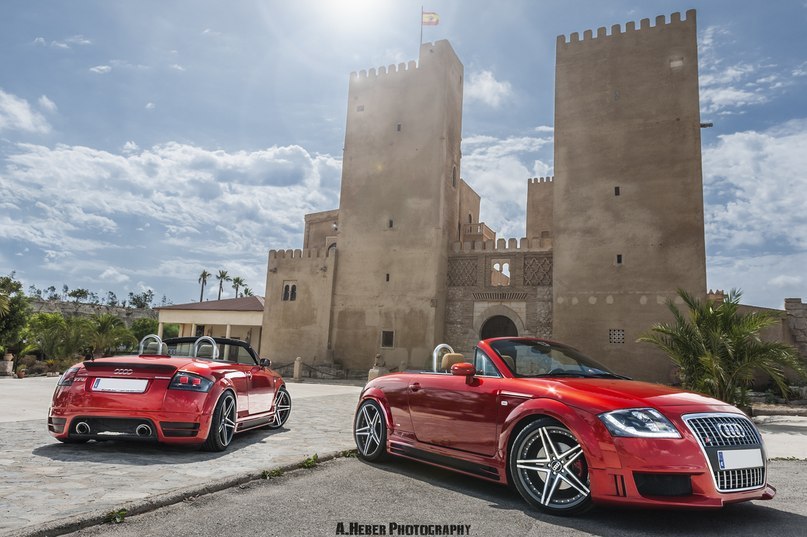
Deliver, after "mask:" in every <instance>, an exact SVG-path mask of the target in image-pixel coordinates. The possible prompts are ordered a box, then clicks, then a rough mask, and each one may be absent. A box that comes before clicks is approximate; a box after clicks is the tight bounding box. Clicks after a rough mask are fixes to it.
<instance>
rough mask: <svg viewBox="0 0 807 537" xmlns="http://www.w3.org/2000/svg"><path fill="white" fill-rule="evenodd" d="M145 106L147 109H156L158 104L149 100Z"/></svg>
mask: <svg viewBox="0 0 807 537" xmlns="http://www.w3.org/2000/svg"><path fill="white" fill-rule="evenodd" d="M145 108H146V110H154V109H155V108H157V105H156V104H154V103H152V102H148V103H146V106H145Z"/></svg>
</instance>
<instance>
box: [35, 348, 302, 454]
mask: <svg viewBox="0 0 807 537" xmlns="http://www.w3.org/2000/svg"><path fill="white" fill-rule="evenodd" d="M269 366H270V363H269V360H266V359H260V358H259V357H258V355H257V354H256V353H255V351H254V350H253V349H252V347H250V346H249V344H247V343H245V342H243V341H239V340H235V339H225V338H211V337H209V336H203V337H200V338H198V339H197V338H189V337H185V338H172V339H166V340H165V341H161V340H160V338H159V337H158V336H156V335H151V336H146V337H145V338H143V341H141V342H140V353H139V356H116V357H111V358H99V359H95V360H87V361H85V362H83V363H81V364H78V365H75V366H73V367H71V368H70V369H68V370H67V371H65V373H64V374H63V375H62V376H61V378H59V382H58V385H57V387H56V391H55V392H54V394H53V401H52V402H51V406H50V410H49V411H48V430H49V431H50V433H51V434H52V435H53V436H55V437H56V439H57V440H59V441H61V442H68V443H82V442H86V441H88V440H91V439H95V440H109V439H132V440H151V441H159V442H165V443H171V444H201V445H202V447H203V448H204V449H206V450H209V451H223V450H225V449H227V446H228V445H229V444H230V442H231V441H232V439H233V435H234V434H235V433H238V432H241V431H246V430H248V429H254V428H256V427H268V428H270V429H275V428H279V427H282V426H283V424H284V423H285V422H286V420H287V419H288V418H289V414H290V413H291V397H289V393H288V391H286V387H285V384H284V382H283V379H282V378H281V377H280V375H278V374H277V373H276V372H274V371H273V370H271V369H270V368H269Z"/></svg>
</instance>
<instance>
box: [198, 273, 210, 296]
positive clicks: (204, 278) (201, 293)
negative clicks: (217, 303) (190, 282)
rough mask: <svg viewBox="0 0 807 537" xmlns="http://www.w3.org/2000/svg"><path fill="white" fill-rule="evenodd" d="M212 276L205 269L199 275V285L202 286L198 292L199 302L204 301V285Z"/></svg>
mask: <svg viewBox="0 0 807 537" xmlns="http://www.w3.org/2000/svg"><path fill="white" fill-rule="evenodd" d="M211 276H212V274H210V273H209V272H208V271H207V269H205V270H202V273H201V274H200V275H199V280H198V281H199V283H201V284H202V290H201V291H199V302H201V301H202V300H203V299H204V296H205V285H207V279H208V278H210V277H211Z"/></svg>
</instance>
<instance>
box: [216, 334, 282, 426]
mask: <svg viewBox="0 0 807 537" xmlns="http://www.w3.org/2000/svg"><path fill="white" fill-rule="evenodd" d="M228 347H229V348H228V351H227V353H228V359H229V360H232V361H235V362H236V363H237V364H238V368H239V370H241V371H243V373H244V376H245V377H246V379H247V389H248V390H249V404H248V409H249V415H250V416H254V415H255V414H261V413H266V412H269V410H270V409H271V408H272V401H273V399H274V396H275V378H274V376H273V375H272V374H271V373H270V372H269V369H268V368H265V367H261V366H260V365H258V360H257V359H256V358H255V357H254V356H253V355H252V353H250V352H249V350H247V348H246V347H241V346H240V345H228Z"/></svg>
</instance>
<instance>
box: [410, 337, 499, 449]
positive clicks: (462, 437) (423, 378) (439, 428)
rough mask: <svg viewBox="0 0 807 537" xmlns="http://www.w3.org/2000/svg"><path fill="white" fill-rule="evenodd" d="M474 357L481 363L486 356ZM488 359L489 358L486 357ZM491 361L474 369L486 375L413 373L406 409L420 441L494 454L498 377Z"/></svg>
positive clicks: (496, 429)
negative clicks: (469, 380) (468, 380)
mask: <svg viewBox="0 0 807 537" xmlns="http://www.w3.org/2000/svg"><path fill="white" fill-rule="evenodd" d="M476 352H477V353H481V355H480V356H476V357H475V359H476V358H478V359H479V360H480V363H482V361H483V360H484V359H485V358H487V357H486V356H485V355H484V353H483V352H482V351H480V350H477V351H476ZM487 360H488V361H489V360H490V359H489V358H488V359H487ZM491 367H492V363H490V364H489V366H487V367H483V368H479V367H477V369H478V370H479V371H480V372H484V373H488V374H479V375H476V376H474V377H472V381H471V382H470V383H468V382H467V381H466V377H464V376H459V375H452V374H451V373H422V374H420V375H416V376H415V375H413V376H412V377H411V381H410V384H409V410H410V415H411V419H412V425H413V427H414V431H415V437H416V438H417V440H418V441H419V442H424V443H426V444H433V445H436V446H442V447H446V448H450V449H456V450H461V451H468V452H471V453H477V454H480V455H486V456H493V455H494V454H495V452H496V448H497V444H498V439H497V435H498V421H497V417H498V413H499V410H498V393H499V389H500V385H501V378H500V376H499V374H498V371H497V370H496V369H495V367H492V369H491Z"/></svg>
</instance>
